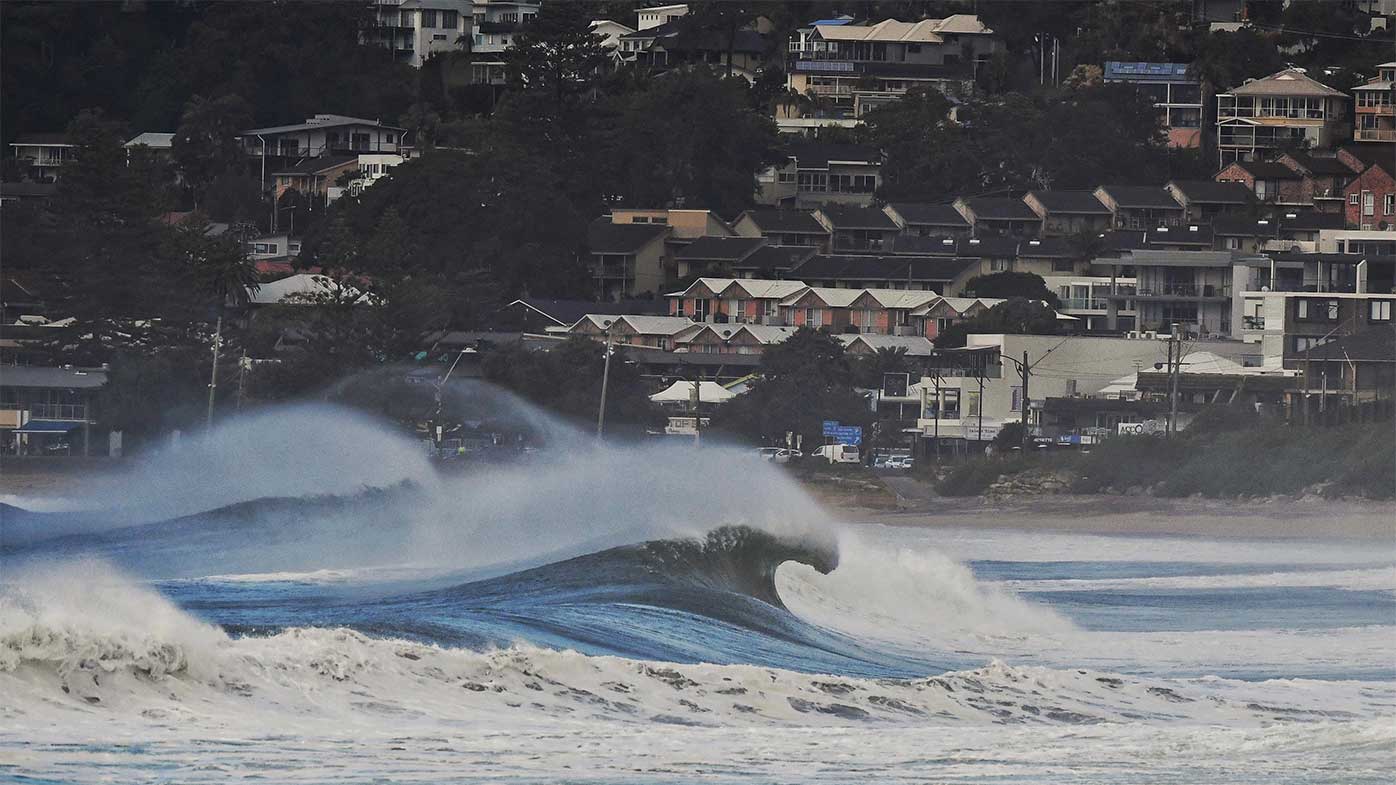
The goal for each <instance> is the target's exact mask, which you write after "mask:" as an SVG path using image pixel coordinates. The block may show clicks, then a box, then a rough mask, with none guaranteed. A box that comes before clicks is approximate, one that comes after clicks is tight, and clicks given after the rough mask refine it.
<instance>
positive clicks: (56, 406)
mask: <svg viewBox="0 0 1396 785" xmlns="http://www.w3.org/2000/svg"><path fill="white" fill-rule="evenodd" d="M29 419H31V420H71V421H76V422H85V421H86V420H87V404H84V403H33V404H30V405H29Z"/></svg>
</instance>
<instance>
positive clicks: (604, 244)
mask: <svg viewBox="0 0 1396 785" xmlns="http://www.w3.org/2000/svg"><path fill="white" fill-rule="evenodd" d="M668 231H669V227H668V226H666V225H664V224H617V223H611V219H610V218H607V217H605V216H602V217H600V218H597V219H596V220H595V221H592V222H591V224H590V225H588V226H587V247H588V248H590V249H591V251H592V253H632V252H634V251H638V250H639V249H641V248H643V247H644V246H645V244H646V243H649V242H650V241H651V240H653V239H654V238H656V237H660V236H662V235H664V234H665V233H666V232H668Z"/></svg>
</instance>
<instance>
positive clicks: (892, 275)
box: [789, 254, 979, 283]
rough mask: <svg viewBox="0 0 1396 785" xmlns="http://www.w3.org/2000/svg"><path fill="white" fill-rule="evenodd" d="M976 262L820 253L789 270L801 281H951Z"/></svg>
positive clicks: (975, 260) (934, 258)
mask: <svg viewBox="0 0 1396 785" xmlns="http://www.w3.org/2000/svg"><path fill="white" fill-rule="evenodd" d="M978 263H979V260H978V259H957V258H954V257H948V258H942V257H929V256H858V255H841V254H820V255H816V256H811V257H810V258H809V259H807V260H806V261H805V262H804V263H803V264H801V265H799V266H798V267H794V268H792V269H791V270H790V273H789V274H790V277H792V278H798V279H800V280H802V281H806V282H808V281H837V280H846V281H888V282H893V281H895V282H901V281H919V282H922V283H925V282H931V281H953V280H954V279H955V278H956V277H957V276H959V275H960V274H961V273H963V272H964V271H965V270H967V269H969V268H970V267H972V266H975V265H977V264H978Z"/></svg>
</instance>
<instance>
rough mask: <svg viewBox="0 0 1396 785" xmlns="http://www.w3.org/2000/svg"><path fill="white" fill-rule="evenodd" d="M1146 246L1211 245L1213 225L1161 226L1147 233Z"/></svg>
mask: <svg viewBox="0 0 1396 785" xmlns="http://www.w3.org/2000/svg"><path fill="white" fill-rule="evenodd" d="M1145 243H1146V247H1152V248H1166V247H1171V246H1178V245H1187V246H1197V245H1204V246H1211V244H1212V227H1210V226H1208V225H1206V224H1188V225H1184V226H1160V227H1158V228H1156V229H1150V230H1149V231H1148V232H1146V233H1145Z"/></svg>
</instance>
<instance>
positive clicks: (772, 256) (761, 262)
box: [741, 245, 819, 270]
mask: <svg viewBox="0 0 1396 785" xmlns="http://www.w3.org/2000/svg"><path fill="white" fill-rule="evenodd" d="M817 250H819V249H818V248H813V247H810V246H807V245H763V246H761V247H760V248H757V249H756V250H755V251H753V252H752V254H751V255H750V256H748V257H747V258H745V259H743V260H742V262H741V266H742V267H743V268H751V269H755V270H789V269H790V268H792V267H795V266H796V265H798V264H800V263H801V262H803V261H805V260H806V259H808V258H810V257H811V256H813V255H814V252H815V251H817Z"/></svg>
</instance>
